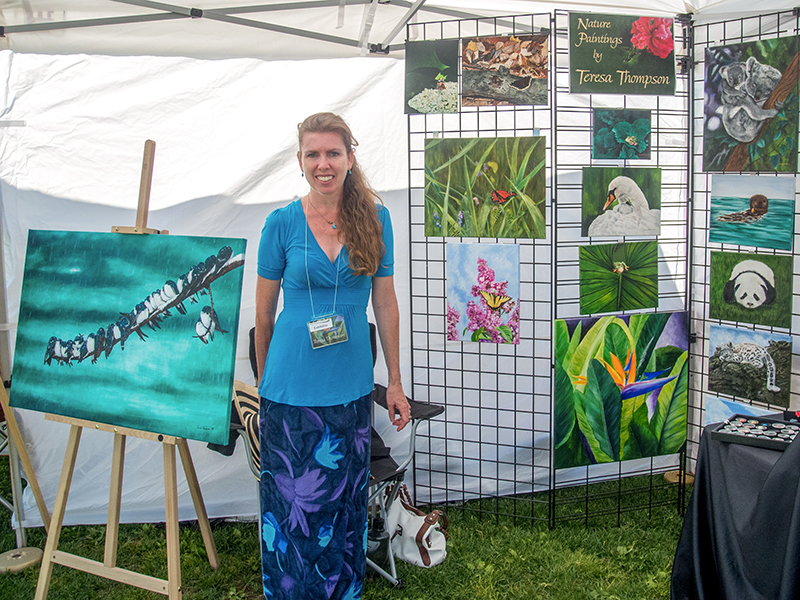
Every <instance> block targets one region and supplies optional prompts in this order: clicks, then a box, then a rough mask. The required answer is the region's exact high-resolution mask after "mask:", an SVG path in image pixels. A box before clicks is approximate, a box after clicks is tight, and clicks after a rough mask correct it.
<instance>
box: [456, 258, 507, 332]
mask: <svg viewBox="0 0 800 600" xmlns="http://www.w3.org/2000/svg"><path fill="white" fill-rule="evenodd" d="M447 340H448V341H455V342H458V341H462V342H493V343H495V344H519V245H517V244H456V243H448V244H447Z"/></svg>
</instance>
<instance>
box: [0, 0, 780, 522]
mask: <svg viewBox="0 0 800 600" xmlns="http://www.w3.org/2000/svg"><path fill="white" fill-rule="evenodd" d="M696 4H697V6H693V5H692V4H690V3H682V2H676V1H674V0H670V1H668V2H659V3H656V2H652V0H647V1H640V2H634V1H628V0H621V1H619V2H616V3H615V4H613V5H597V4H591V3H587V2H575V3H570V2H567V3H559V5H558V8H560V9H570V10H593V11H595V12H619V13H627V14H653V15H663V16H673V15H675V14H676V13H687V12H688V13H692V14H693V15H694V17H695V19H697V20H700V19H705V20H711V21H713V20H718V19H720V18H722V16H723V15H724V16H725V17H726V18H728V17H731V16H733V15H734V14H736V13H744V11H746V10H747V9H748V8H750V6H749V5H748V4H746V3H745V1H744V0H724V1H720V2H706V1H703V2H697V3H696ZM764 4H768V5H769V7H767V6H764V5H761V6H759V11H760V12H767V11H775V10H785V9H789V8H791V5H790V4H789V3H788V2H786V0H771V1H770V2H768V3H764ZM0 6H2V8H0V25H2V26H3V27H4V33H5V37H3V38H0V43H4V44H5V48H6V49H5V50H2V51H0V77H2V81H3V82H4V84H3V87H2V88H0V94H2V95H1V96H0V111H2V112H1V113H0V198H1V199H2V231H1V232H0V233H1V234H2V253H3V257H2V258H3V260H2V276H3V280H4V287H3V290H4V302H3V303H0V334H5V335H6V336H7V338H8V339H7V340H3V339H2V337H0V354H1V355H2V359H3V363H2V364H3V373H4V374H6V377H7V373H8V371H9V365H10V364H11V363H10V361H11V360H12V358H13V340H14V335H15V333H16V330H15V323H16V320H17V312H18V308H19V295H20V289H21V279H22V268H23V261H24V253H25V244H26V238H27V231H28V230H29V229H62V230H74V231H79V230H80V231H109V230H110V228H111V227H112V226H114V225H133V223H134V218H135V209H136V199H137V193H138V186H139V177H140V169H141V163H142V151H143V147H144V141H145V140H146V139H153V140H155V141H156V143H157V150H156V157H155V172H154V177H153V185H152V196H151V204H150V217H149V226H151V227H155V228H158V229H168V230H169V231H170V233H171V234H175V235H208V236H229V237H244V238H247V240H248V251H247V259H246V265H245V286H244V290H243V300H242V311H241V318H240V331H239V350H238V353H237V356H238V357H239V358H238V361H237V367H236V377H237V378H238V379H241V380H243V381H246V382H252V374H251V373H250V368H249V362H248V351H247V339H248V338H247V331H248V329H249V328H250V327H251V326H252V324H253V321H254V318H253V309H254V301H253V298H254V287H255V262H256V260H255V257H256V250H257V246H258V238H259V234H260V229H261V225H262V223H263V220H264V218H265V217H266V215H267V214H269V212H271V211H272V210H273V209H274V208H277V207H279V206H283V205H285V204H286V203H288V202H290V201H292V200H293V199H295V198H297V197H299V196H300V195H302V194H303V193H305V191H306V185H305V182H304V181H303V180H302V179H301V178H300V173H299V168H298V167H297V163H296V162H295V160H296V159H295V157H294V155H295V152H296V124H297V123H298V122H299V121H301V120H302V119H303V118H304V117H305V116H307V115H308V114H311V113H313V112H318V111H322V110H331V111H334V112H337V113H339V114H341V115H343V116H344V117H345V119H346V120H347V121H348V122H349V123H350V124H351V126H352V128H353V130H354V132H355V134H356V137H357V138H358V139H359V141H360V142H361V144H360V146H359V148H358V154H359V157H360V160H361V161H362V164H363V165H364V167H365V170H366V172H367V174H368V175H369V177H370V179H371V181H372V183H373V185H374V186H375V187H376V189H377V190H378V191H379V192H380V193H381V196H382V197H383V199H384V201H385V202H386V204H387V206H388V207H389V208H390V210H391V213H392V216H393V221H394V224H395V246H396V248H397V251H396V259H397V268H396V273H395V281H396V283H397V289H398V295H399V299H400V305H401V311H403V324H402V325H401V332H402V334H403V337H402V340H401V345H402V354H403V357H404V360H403V367H404V372H403V377H404V380H405V382H406V385H407V386H408V387H409V388H410V382H411V373H410V370H409V364H410V358H409V357H410V353H411V350H410V346H409V342H408V335H407V332H408V329H409V328H408V316H409V315H408V312H409V304H410V301H409V290H408V285H409V281H408V279H409V278H408V264H407V252H406V249H407V248H408V239H407V230H408V209H407V194H408V189H407V188H408V175H407V173H408V165H407V156H408V153H407V148H406V142H405V140H406V139H407V133H406V119H405V117H404V115H403V107H402V89H403V72H404V65H403V62H402V60H401V59H402V42H403V40H404V37H405V28H404V24H405V23H406V22H407V21H409V20H416V21H417V22H423V21H440V20H446V19H456V18H467V17H474V16H490V15H510V14H530V13H536V12H550V11H552V10H553V9H554V8H555V7H554V6H553V5H551V4H545V3H540V2H528V1H523V0H495V1H494V2H492V3H491V5H489V4H488V3H487V2H485V1H476V0H436V1H428V2H425V1H424V0H417V1H416V2H406V1H404V0H403V1H401V0H392V1H390V2H378V1H377V0H373V1H370V0H355V1H353V0H347V1H345V0H342V1H341V2H340V1H339V0H322V1H320V2H314V1H310V2H285V3H280V4H278V3H276V2H263V3H261V4H260V5H258V6H254V7H242V6H234V3H233V2H225V1H224V0H221V1H217V2H213V3H212V2H205V1H202V0H197V1H195V2H193V6H192V8H194V9H196V11H195V13H194V15H195V16H194V18H192V16H191V15H192V11H191V8H189V7H178V6H176V5H171V4H170V5H167V4H164V3H155V2H145V1H138V0H137V1H135V2H134V1H124V2H123V1H119V2H118V1H111V0H105V1H103V0H80V1H77V0H70V1H68V2H67V1H65V0H61V1H57V0H50V1H42V2H37V1H35V0H23V1H20V2H3V3H1V4H0ZM487 6H491V8H490V9H487ZM197 11H201V12H202V16H201V15H200V13H199V12H197ZM334 38H335V39H334ZM343 40H345V41H343ZM370 46H375V47H377V49H379V50H381V51H380V52H370ZM387 48H388V49H389V52H388V54H385V53H384V52H383V50H386V49H387ZM374 49H375V48H373V50H374ZM204 59H218V60H204ZM290 59H291V60H290ZM297 59H303V60H297ZM380 364H381V363H380V360H379V371H378V373H377V375H376V377H377V379H378V380H381V379H382V378H383V377H384V373H383V372H382V371H381V369H380ZM384 381H385V378H384ZM12 394H13V392H12ZM18 413H19V414H18V418H19V420H20V423H21V427H22V429H23V436H24V438H25V440H26V445H27V447H28V451H29V453H30V455H31V458H32V460H33V464H34V468H35V471H36V474H37V478H38V480H39V484H40V486H41V487H42V491H43V493H44V495H45V499H46V501H47V503H48V505H49V506H51V507H52V504H53V501H54V498H55V493H56V488H57V484H58V477H59V473H60V469H61V463H62V459H63V455H64V448H65V446H66V438H67V432H68V428H67V427H66V426H64V425H63V424H58V423H53V422H50V421H46V420H45V419H44V415H42V414H40V413H34V412H31V411H18ZM377 419H378V424H379V425H380V429H382V430H383V432H384V433H386V432H387V430H388V429H389V428H388V421H387V420H386V419H385V418H384V416H383V415H378V417H377ZM393 442H399V440H398V439H397V438H395V439H394V440H393ZM191 447H192V452H193V455H194V459H195V464H196V467H197V471H198V478H199V481H200V485H201V488H202V491H203V494H204V498H205V501H206V505H207V508H208V512H209V516H211V517H212V518H213V517H226V516H251V515H254V514H256V511H257V503H256V493H255V486H254V483H253V479H252V475H251V474H250V473H249V470H248V468H247V465H246V461H245V459H244V456H243V455H242V453H243V449H242V447H241V443H240V444H239V445H238V447H237V451H236V454H234V456H232V457H229V458H228V457H223V456H221V455H218V454H216V453H213V452H211V451H209V450H207V449H206V448H205V445H204V444H200V443H192V444H191ZM110 449H111V436H110V435H109V434H104V433H101V432H87V433H86V434H84V437H83V439H82V443H81V449H80V452H79V455H78V463H77V465H78V466H77V469H76V472H75V476H74V478H73V484H72V488H71V489H72V492H71V493H70V500H69V505H68V509H67V513H66V520H65V522H66V523H67V524H74V523H100V522H104V521H105V518H106V509H107V502H108V487H107V486H108V482H109V472H110ZM159 454H160V447H159V445H158V444H155V443H152V442H145V441H141V440H135V441H134V440H131V442H129V444H128V448H127V453H126V475H125V480H124V487H123V509H122V520H123V521H127V522H137V521H138V522H141V521H159V520H163V519H164V505H163V484H162V481H163V475H162V461H161V457H160V456H159ZM179 479H180V478H179ZM179 493H180V498H179V502H180V518H181V519H191V518H193V517H194V512H193V509H192V506H191V499H190V496H189V494H188V489H187V488H186V487H185V485H184V484H179ZM25 513H26V514H25V516H26V518H25V522H24V524H25V525H26V526H36V525H39V524H41V520H40V518H39V515H38V512H37V511H36V508H35V504H34V502H33V499H32V497H29V496H26V499H25Z"/></svg>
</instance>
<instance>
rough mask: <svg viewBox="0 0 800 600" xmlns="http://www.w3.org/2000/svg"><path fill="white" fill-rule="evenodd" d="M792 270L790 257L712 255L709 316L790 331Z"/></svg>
mask: <svg viewBox="0 0 800 600" xmlns="http://www.w3.org/2000/svg"><path fill="white" fill-rule="evenodd" d="M792 267H793V259H792V257H791V256H781V255H777V254H748V253H745V252H712V253H711V276H710V284H711V286H710V292H709V316H710V317H711V318H712V319H723V320H725V321H740V322H742V323H753V324H755V325H767V326H772V327H787V328H788V327H791V324H792V281H793V278H794V274H793V270H792Z"/></svg>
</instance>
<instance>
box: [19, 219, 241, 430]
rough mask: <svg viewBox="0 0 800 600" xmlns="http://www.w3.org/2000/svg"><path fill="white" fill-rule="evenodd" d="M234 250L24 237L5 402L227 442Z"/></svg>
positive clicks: (218, 243)
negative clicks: (8, 392) (11, 366)
mask: <svg viewBox="0 0 800 600" xmlns="http://www.w3.org/2000/svg"><path fill="white" fill-rule="evenodd" d="M245 245H246V240H242V239H229V238H207V237H184V236H177V235H175V236H173V235H124V234H119V233H81V232H73V231H69V232H66V231H63V232H62V231H31V232H30V233H29V235H28V248H27V254H26V257H25V272H24V278H23V282H22V297H21V301H20V311H19V327H18V330H17V343H16V349H15V355H14V389H13V391H12V392H11V404H12V406H15V407H19V408H29V409H31V410H37V411H42V412H49V413H55V414H58V415H63V416H67V417H74V418H80V419H87V420H90V421H99V422H102V423H108V424H112V425H118V426H122V427H131V428H134V429H140V430H145V431H151V432H155V433H161V434H166V435H174V436H178V437H183V438H188V439H195V440H201V441H207V442H213V443H217V444H225V443H227V441H228V435H229V432H230V407H231V395H232V387H233V368H234V360H235V357H236V335H237V330H238V324H239V306H240V300H241V289H242V273H243V271H244V269H243V268H242V265H243V264H244V253H245Z"/></svg>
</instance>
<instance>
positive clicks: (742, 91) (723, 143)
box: [703, 36, 800, 172]
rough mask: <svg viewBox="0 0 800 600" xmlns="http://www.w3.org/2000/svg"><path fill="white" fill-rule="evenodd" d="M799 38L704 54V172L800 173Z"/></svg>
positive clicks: (726, 48) (723, 47)
mask: <svg viewBox="0 0 800 600" xmlns="http://www.w3.org/2000/svg"><path fill="white" fill-rule="evenodd" d="M798 51H800V42H798V38H797V36H789V37H785V38H775V39H769V40H758V41H755V42H745V43H741V44H732V45H729V46H718V47H714V48H708V49H706V52H705V65H706V70H705V103H704V107H703V110H704V113H705V124H704V130H703V170H704V171H789V172H795V171H797V127H798V87H797V83H798V73H800V69H799V68H798V65H799V64H800V62H798V61H800V54H799V53H798Z"/></svg>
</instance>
